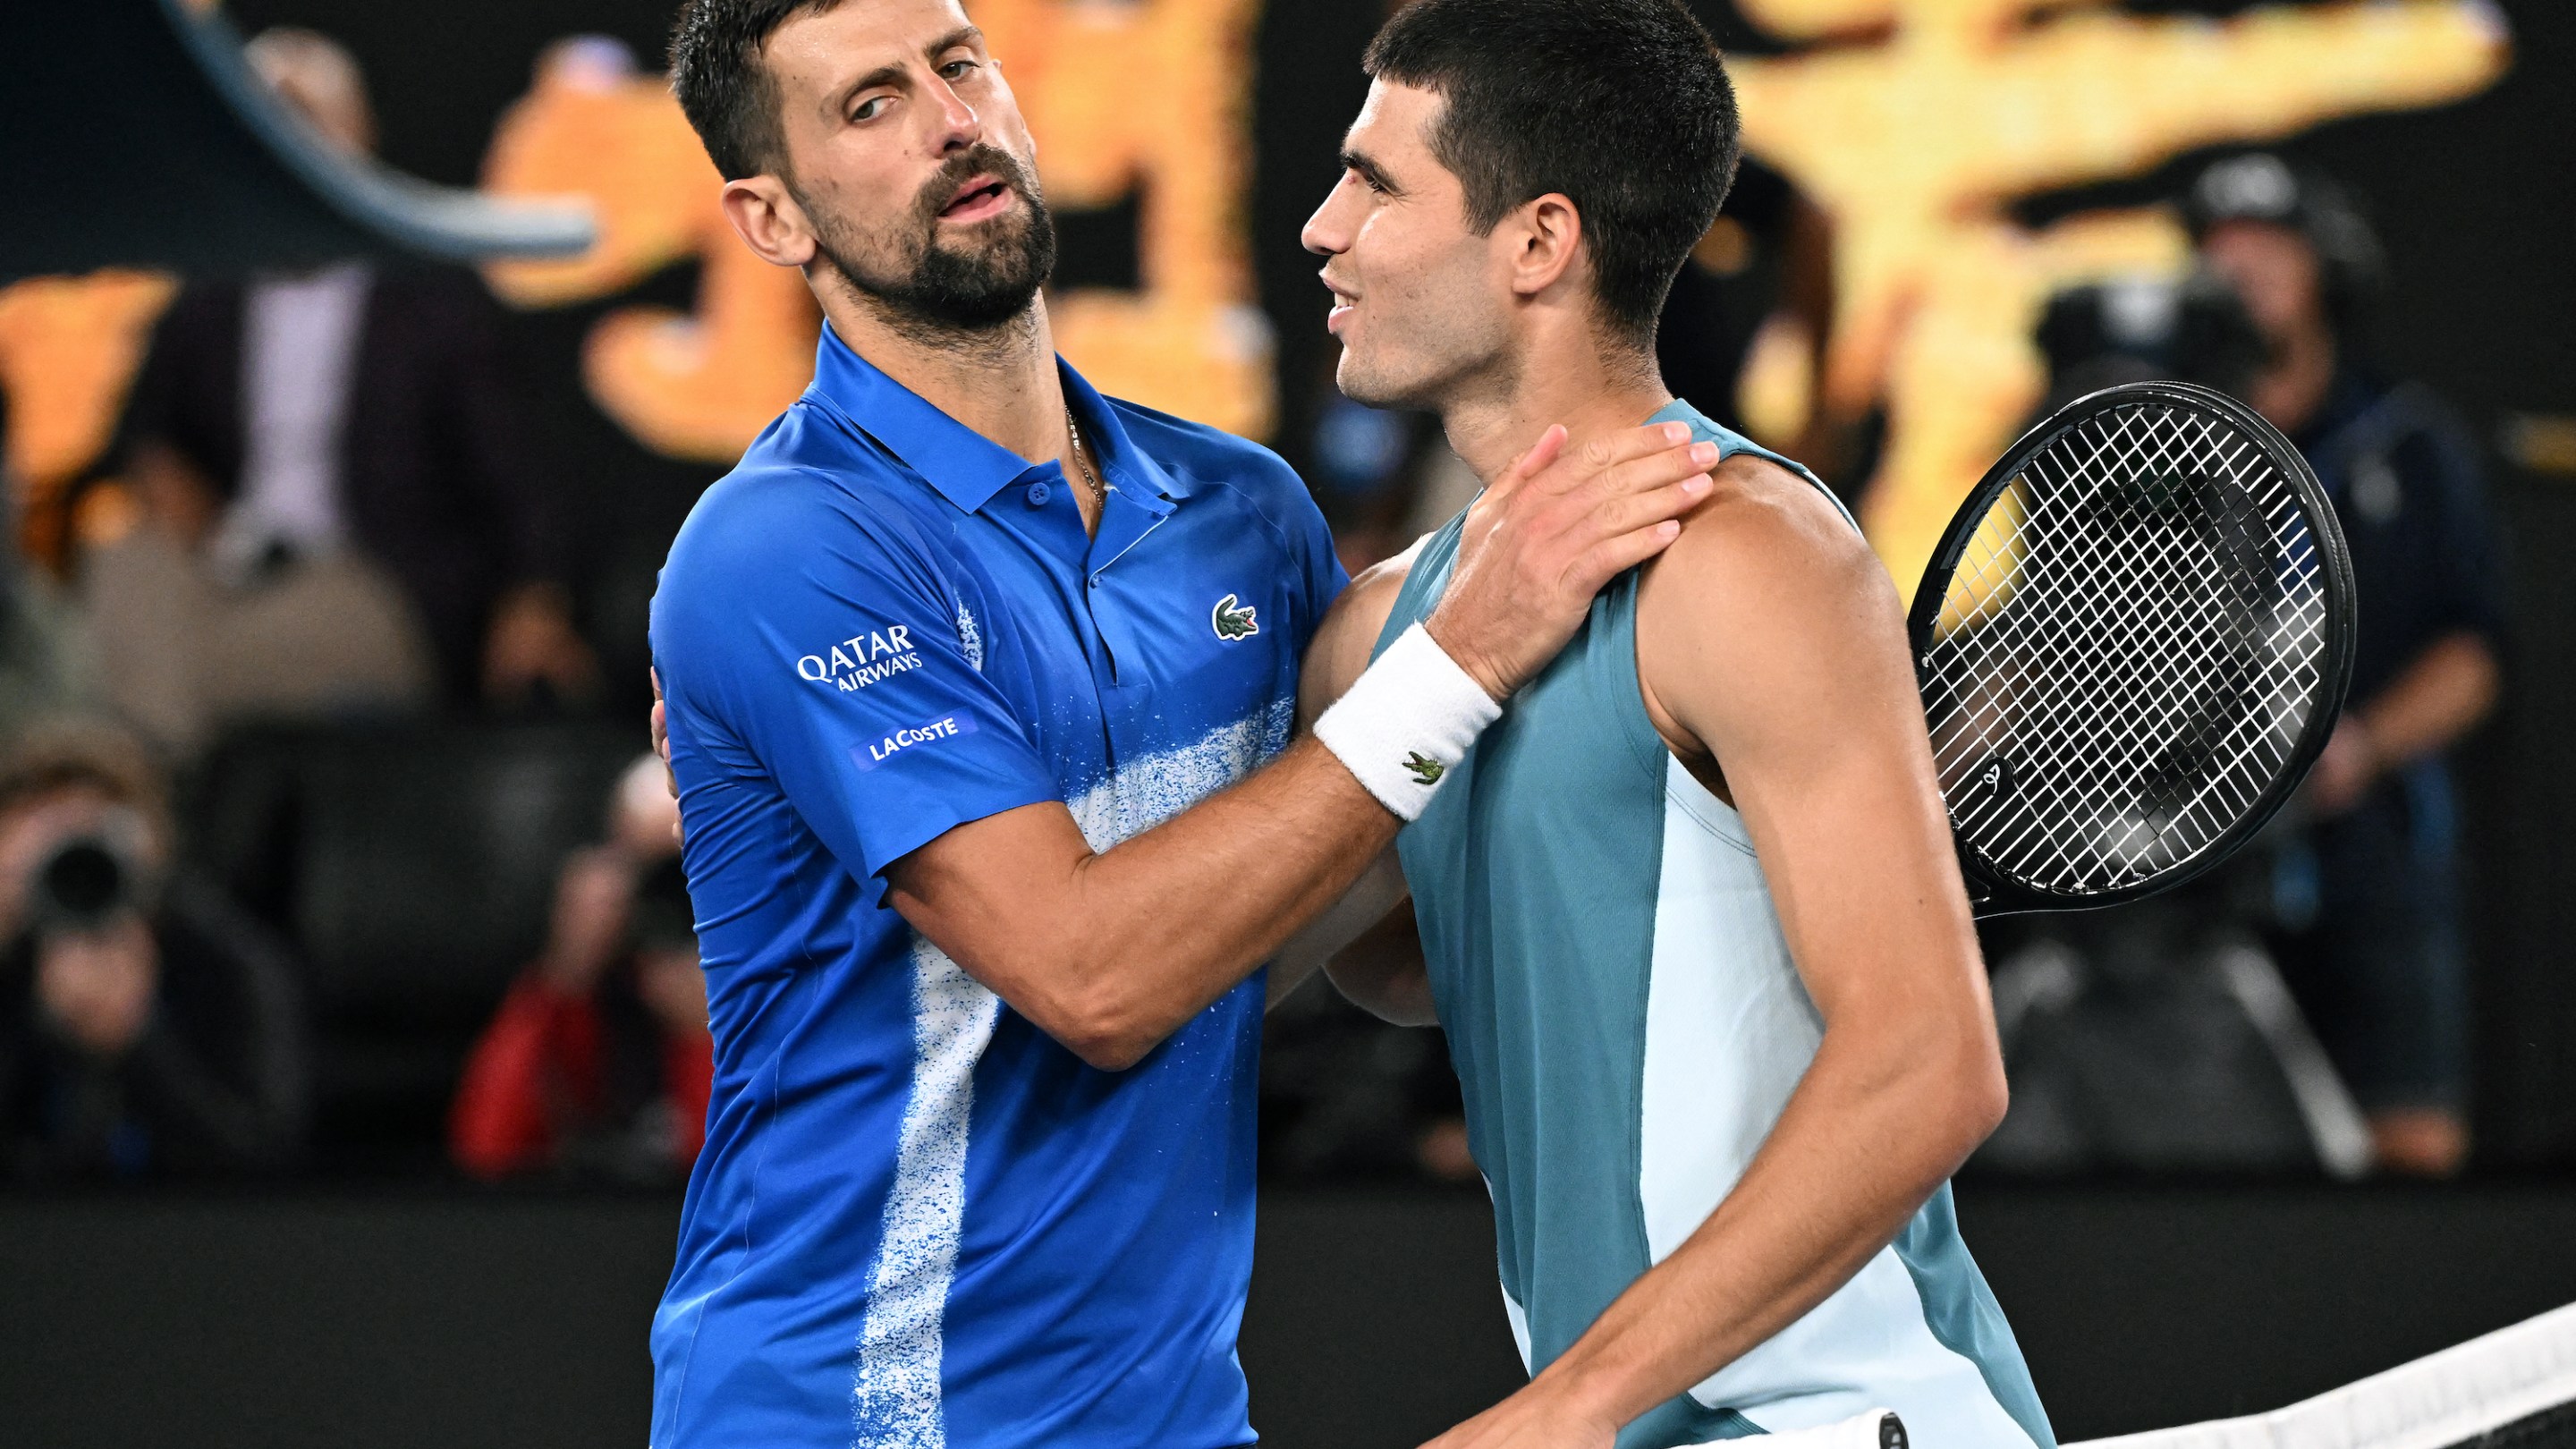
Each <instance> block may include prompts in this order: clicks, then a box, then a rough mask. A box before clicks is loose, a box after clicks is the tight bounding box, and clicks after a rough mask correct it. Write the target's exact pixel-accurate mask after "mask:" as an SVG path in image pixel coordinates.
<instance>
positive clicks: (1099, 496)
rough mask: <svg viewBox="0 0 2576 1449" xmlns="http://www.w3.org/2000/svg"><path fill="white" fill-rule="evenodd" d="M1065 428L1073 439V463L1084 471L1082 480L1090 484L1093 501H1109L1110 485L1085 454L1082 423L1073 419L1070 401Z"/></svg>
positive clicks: (1065, 412)
mask: <svg viewBox="0 0 2576 1449" xmlns="http://www.w3.org/2000/svg"><path fill="white" fill-rule="evenodd" d="M1064 430H1065V432H1066V433H1067V434H1068V435H1070V436H1071V437H1072V439H1073V465H1074V466H1075V467H1076V468H1078V469H1080V470H1081V471H1082V481H1083V482H1084V483H1085V484H1087V485H1089V486H1090V488H1091V499H1092V501H1093V502H1095V503H1106V502H1108V501H1109V485H1107V484H1105V483H1103V482H1101V481H1100V475H1099V474H1098V473H1097V472H1095V471H1093V469H1092V466H1091V459H1090V458H1089V457H1087V456H1086V455H1085V454H1084V451H1083V447H1082V424H1080V423H1077V422H1075V421H1074V420H1073V407H1072V405H1071V404H1069V403H1068V404H1066V406H1065V410H1064Z"/></svg>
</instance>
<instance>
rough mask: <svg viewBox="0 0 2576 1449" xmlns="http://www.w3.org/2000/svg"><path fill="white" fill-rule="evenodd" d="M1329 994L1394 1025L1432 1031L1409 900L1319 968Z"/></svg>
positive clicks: (1434, 1020)
mask: <svg viewBox="0 0 2576 1449" xmlns="http://www.w3.org/2000/svg"><path fill="white" fill-rule="evenodd" d="M1324 972H1325V974H1326V975H1328V976H1330V977H1331V978H1332V980H1333V989H1334V990H1336V991H1339V992H1340V993H1342V995H1343V996H1344V997H1345V998H1347V999H1348V1000H1349V1001H1350V1002H1351V1004H1352V1005H1354V1006H1357V1007H1359V1008H1360V1009H1361V1010H1362V1011H1365V1012H1367V1013H1369V1014H1370V1015H1372V1016H1374V1017H1377V1018H1378V1019H1379V1020H1381V1021H1388V1022H1393V1023H1394V1024H1395V1025H1397V1026H1437V1025H1439V1024H1440V1013H1439V1009H1438V1008H1437V1006H1436V1005H1435V1004H1434V1003H1433V1001H1432V999H1431V970H1430V966H1429V964H1428V963H1427V962H1426V961H1425V960H1424V958H1423V954H1422V930H1421V926H1420V924H1419V923H1418V922H1417V921H1416V920H1415V918H1414V914H1413V903H1412V901H1411V899H1410V898H1407V899H1406V900H1404V901H1402V902H1399V903H1398V905H1397V907H1396V908H1395V909H1394V910H1392V911H1390V912H1388V913H1387V915H1386V917H1385V918H1384V919H1383V920H1380V921H1379V922H1378V923H1377V924H1376V925H1374V926H1372V927H1370V928H1369V929H1368V931H1367V932H1366V933H1365V934H1363V935H1361V936H1360V937H1359V938H1358V939H1357V940H1355V941H1353V942H1351V943H1350V944H1349V945H1347V946H1345V947H1343V948H1342V949H1341V950H1340V951H1339V952H1338V953H1336V954H1335V955H1334V956H1333V958H1332V959H1331V960H1330V961H1328V962H1326V963H1325V965H1324Z"/></svg>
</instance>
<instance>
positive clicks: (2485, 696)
mask: <svg viewBox="0 0 2576 1449" xmlns="http://www.w3.org/2000/svg"><path fill="white" fill-rule="evenodd" d="M2498 674H2499V671H2498V669H2497V668H2496V658H2495V652H2494V651H2493V650H2492V649H2490V648H2488V646H2487V642H2486V640H2485V639H2484V638H2483V637H2481V636H2479V635H2476V634H2469V633H2459V634H2450V635H2445V636H2444V637H2442V638H2441V639H2438V640H2436V641H2434V643H2433V644H2432V646H2431V647H2429V648H2427V649H2426V650H2425V651H2424V652H2423V653H2422V654H2419V655H2417V656H2416V658H2415V662H2414V663H2413V664H2411V665H2408V666H2407V668H2406V670H2405V672H2404V673H2402V674H2400V675H2398V676H2397V679H2396V681H2395V682H2394V683H2392V684H2390V685H2389V686H2388V687H2387V688H2386V689H2383V690H2381V691H2380V692H2379V695H2378V697H2377V698H2375V699H2372V700H2371V701H2369V702H2368V703H2366V704H2364V705H2363V706H2361V708H2359V709H2357V710H2355V711H2354V717H2355V718H2357V719H2358V720H2360V722H2361V723H2362V725H2363V726H2364V727H2365V728H2367V729H2368V730H2369V732H2370V743H2371V746H2372V748H2373V750H2374V752H2375V753H2376V754H2377V756H2378V758H2379V762H2380V764H2381V765H2382V767H2383V768H2391V769H2393V768H2396V767H2398V766H2401V765H2405V764H2407V763H2409V762H2411V761H2414V760H2417V759H2420V758H2422V757H2423V756H2425V755H2429V754H2434V753H2437V752H2439V751H2441V750H2445V749H2448V748H2449V747H2450V746H2451V745H2452V744H2453V743H2454V742H2456V741H2457V740H2458V739H2459V738H2460V736H2462V735H2464V734H2467V733H2468V732H2469V731H2470V730H2471V729H2472V728H2474V727H2475V726H2476V725H2477V723H2478V721H2479V720H2482V719H2484V718H2486V714H2487V711H2488V710H2489V709H2490V708H2491V707H2493V706H2494V704H2495V697H2496V687H2497V683H2498Z"/></svg>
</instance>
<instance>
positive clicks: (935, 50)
mask: <svg viewBox="0 0 2576 1449" xmlns="http://www.w3.org/2000/svg"><path fill="white" fill-rule="evenodd" d="M983 38H984V31H983V28H982V27H981V26H975V25H961V26H958V27H957V28H956V29H955V30H952V31H950V32H948V33H947V34H946V35H943V36H941V37H939V38H938V39H937V40H934V41H932V42H931V43H930V44H928V45H927V46H924V47H923V48H922V52H921V53H922V54H923V55H924V56H926V57H929V58H932V59H936V58H937V57H939V56H941V55H944V54H946V53H947V52H949V51H952V50H955V49H956V48H957V47H959V46H961V45H972V44H974V43H975V42H977V41H980V40H982V39H983ZM903 72H904V66H903V62H901V61H896V62H894V63H892V64H890V65H881V66H878V67H877V68H876V69H875V70H872V71H869V72H868V73H867V74H866V75H863V76H861V77H859V78H858V79H857V80H854V81H852V82H850V83H849V84H848V85H845V86H843V87H841V88H840V90H838V91H836V92H834V93H833V96H832V111H833V113H834V114H836V115H837V114H839V113H840V112H842V111H846V110H848V109H849V108H850V97H852V96H855V95H857V94H858V93H859V92H861V91H865V90H873V89H875V88H876V87H878V86H886V85H893V84H894V83H895V82H896V81H899V80H901V79H903Z"/></svg>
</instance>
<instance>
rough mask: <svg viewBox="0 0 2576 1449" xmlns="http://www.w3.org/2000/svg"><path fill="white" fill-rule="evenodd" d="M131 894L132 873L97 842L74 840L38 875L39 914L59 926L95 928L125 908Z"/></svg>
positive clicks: (118, 858) (105, 845)
mask: <svg viewBox="0 0 2576 1449" xmlns="http://www.w3.org/2000/svg"><path fill="white" fill-rule="evenodd" d="M132 893H133V876H132V872H130V871H129V870H127V869H126V865H125V862H124V860H123V859H121V858H120V857H119V856H118V855H117V853H116V851H115V850H114V849H113V848H112V847H110V846H108V845H107V844H105V843H104V842H101V841H97V840H75V841H72V842H71V843H70V844H68V845H65V846H64V847H63V848H62V849H60V850H57V851H55V852H54V855H53V858H52V859H51V860H48V861H46V862H45V864H44V867H43V868H42V869H41V870H39V871H38V872H37V873H36V913H37V914H38V915H39V916H40V917H43V918H45V919H47V920H50V921H52V922H54V923H56V924H59V925H64V926H73V927H83V926H96V925H98V924H100V923H102V922H104V921H106V920H108V919H109V918H110V917H112V916H114V915H116V913H117V912H118V911H120V910H122V909H124V907H125V906H126V904H127V902H128V900H129V898H130V897H131V895H132Z"/></svg>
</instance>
